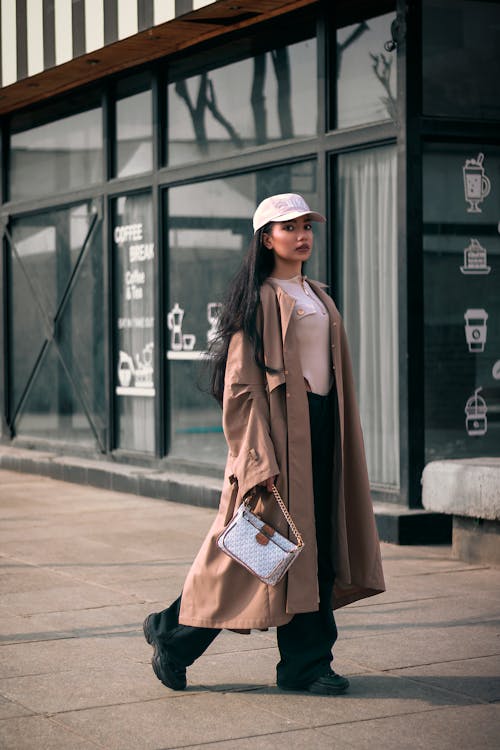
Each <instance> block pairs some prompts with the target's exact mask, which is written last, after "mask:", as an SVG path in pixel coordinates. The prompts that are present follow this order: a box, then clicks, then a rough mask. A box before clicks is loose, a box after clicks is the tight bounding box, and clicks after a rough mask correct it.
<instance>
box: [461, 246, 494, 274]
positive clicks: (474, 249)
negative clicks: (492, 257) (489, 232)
mask: <svg viewBox="0 0 500 750" xmlns="http://www.w3.org/2000/svg"><path fill="white" fill-rule="evenodd" d="M487 259H488V257H487V252H486V248H485V247H483V246H482V245H481V244H480V242H479V240H476V239H474V238H471V241H470V245H468V247H466V248H465V250H464V264H463V266H460V270H461V271H462V273H463V274H465V275H466V276H469V275H475V276H479V275H484V276H485V275H486V274H488V273H489V272H490V271H491V266H489V265H488V264H487Z"/></svg>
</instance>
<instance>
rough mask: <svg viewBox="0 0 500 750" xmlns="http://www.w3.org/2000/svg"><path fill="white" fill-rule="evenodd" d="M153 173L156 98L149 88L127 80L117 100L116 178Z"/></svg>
mask: <svg viewBox="0 0 500 750" xmlns="http://www.w3.org/2000/svg"><path fill="white" fill-rule="evenodd" d="M152 169H153V95H152V92H151V88H150V85H149V83H148V82H147V81H144V77H143V76H141V78H139V79H132V80H129V79H126V80H124V81H121V82H120V84H119V85H118V91H117V99H116V176H117V177H128V176H130V175H134V174H140V173H142V172H150V171H151V170H152Z"/></svg>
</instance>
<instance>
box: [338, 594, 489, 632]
mask: <svg viewBox="0 0 500 750" xmlns="http://www.w3.org/2000/svg"><path fill="white" fill-rule="evenodd" d="M336 620H337V625H338V626H339V629H340V630H341V637H342V638H359V637H362V636H366V635H383V634H384V633H388V632H395V631H399V630H405V631H406V632H407V633H411V631H412V630H415V629H417V628H432V627H440V626H441V627H442V626H447V627H453V628H455V627H458V626H466V625H472V626H476V625H486V624H488V625H489V626H491V627H496V628H497V629H498V630H500V602H499V601H497V600H496V599H494V598H493V597H492V598H491V599H490V600H488V601H486V602H485V601H484V598H483V597H476V596H474V595H473V594H471V595H469V596H467V598H466V599H464V597H463V596H461V597H459V596H443V597H438V598H433V599H426V600H423V601H422V600H419V601H403V602H395V603H388V604H385V605H375V606H373V607H368V606H366V607H344V608H342V609H341V610H339V611H338V612H337V614H336Z"/></svg>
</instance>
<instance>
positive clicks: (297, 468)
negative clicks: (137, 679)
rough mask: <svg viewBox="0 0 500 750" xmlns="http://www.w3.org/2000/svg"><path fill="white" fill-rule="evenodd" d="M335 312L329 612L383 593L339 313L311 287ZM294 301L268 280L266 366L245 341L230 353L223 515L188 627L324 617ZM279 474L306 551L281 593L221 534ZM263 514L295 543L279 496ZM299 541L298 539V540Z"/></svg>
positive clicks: (200, 565)
mask: <svg viewBox="0 0 500 750" xmlns="http://www.w3.org/2000/svg"><path fill="white" fill-rule="evenodd" d="M309 283H310V285H311V287H312V288H313V290H314V291H315V292H316V294H317V295H318V297H319V298H320V299H321V300H322V302H323V303H324V304H325V306H326V308H327V309H328V313H329V317H330V323H331V334H330V340H331V352H332V370H333V373H334V376H335V383H336V390H337V404H338V411H337V414H336V428H337V429H336V436H335V450H334V453H335V455H333V456H332V461H333V466H334V471H333V486H332V517H331V532H332V554H333V565H334V569H335V571H336V580H335V589H334V593H333V600H332V607H333V608H334V609H335V608H338V607H342V606H344V605H346V604H349V603H350V602H354V601H356V600H357V599H361V598H363V597H367V596H372V595H373V594H379V593H381V592H382V591H384V577H383V572H382V564H381V559H380V546H379V540H378V534H377V529H376V525H375V519H374V515H373V507H372V502H371V497H370V487H369V482H368V473H367V468H366V459H365V451H364V444H363V436H362V432H361V425H360V420H359V413H358V407H357V403H356V396H355V389H354V383H353V376H352V366H351V359H350V356H349V351H348V347H347V338H346V334H345V331H344V326H343V324H342V319H341V317H340V314H339V312H338V310H337V308H336V306H335V304H334V303H333V300H332V299H331V297H329V296H328V295H327V294H326V293H325V292H324V291H323V287H324V285H323V284H320V283H318V282H312V281H310V282H309ZM294 306H295V300H294V299H293V298H292V297H290V296H289V295H288V294H287V293H286V292H284V291H283V290H282V289H281V288H280V287H276V288H274V287H273V285H272V283H271V282H269V281H267V282H265V283H264V284H263V285H262V288H261V308H260V312H261V313H262V314H261V318H260V321H261V325H262V336H263V345H264V352H265V361H266V364H267V365H268V366H269V367H271V368H273V369H274V370H278V372H277V373H276V374H272V373H264V372H263V371H262V370H261V369H260V368H259V367H258V366H257V364H256V363H255V360H254V357H253V350H252V346H251V344H250V343H249V341H248V339H247V338H246V337H245V336H244V335H243V334H242V333H241V332H238V333H236V334H234V335H233V338H232V339H231V342H230V346H229V355H228V360H227V366H226V375H225V384H224V400H223V427H224V433H225V437H226V440H227V443H228V447H229V455H228V459H227V465H226V471H225V476H224V487H223V491H222V495H221V499H220V506H219V512H218V514H217V516H216V518H215V521H214V523H213V525H212V527H211V529H210V531H209V533H208V535H207V537H206V538H205V541H204V542H203V545H202V547H201V549H200V551H199V553H198V555H197V557H196V559H195V561H194V563H193V565H192V567H191V569H190V571H189V573H188V576H187V578H186V582H185V585H184V588H183V592H182V603H181V610H180V617H179V621H180V622H181V623H182V624H185V625H193V626H201V627H213V628H229V629H249V628H267V627H271V626H276V625H284V624H285V623H287V622H289V621H290V620H291V619H292V617H293V615H294V614H296V613H299V612H312V611H315V610H317V609H318V581H317V550H316V535H315V522H314V504H313V503H314V500H313V481H312V468H311V439H310V429H309V408H308V400H307V395H306V389H305V387H304V378H303V375H302V370H301V365H300V358H299V352H298V348H297V340H296V334H295V323H294ZM274 475H279V476H278V479H277V487H278V489H279V491H280V493H281V495H282V497H283V498H284V499H285V502H286V503H287V505H288V508H289V510H290V513H291V515H292V517H293V519H294V521H295V523H296V525H297V527H298V528H299V529H300V531H301V533H302V536H303V537H304V542H305V548H304V550H303V551H302V553H301V554H300V555H299V557H298V558H297V560H296V561H295V563H294V564H293V565H292V567H291V568H290V570H289V572H288V574H287V575H286V576H285V577H284V578H283V579H282V580H281V581H280V582H279V583H278V584H277V585H276V586H267V585H266V584H264V583H261V582H260V581H259V580H258V579H257V578H255V577H254V576H253V575H252V574H251V573H249V572H248V571H247V570H246V569H245V568H243V567H242V566H241V565H239V564H238V563H236V562H234V561H233V560H232V559H231V558H229V557H228V556H227V555H226V554H224V553H223V552H221V551H220V550H219V549H218V547H217V545H216V538H217V535H218V534H219V532H220V531H221V530H222V529H223V528H224V526H225V525H226V524H227V523H228V522H229V521H230V519H231V518H232V516H233V513H234V511H235V509H236V508H237V507H238V505H239V504H240V503H241V502H242V500H243V498H244V497H245V496H246V495H247V494H248V492H249V491H250V490H251V489H252V488H253V487H255V486H256V485H258V484H259V482H261V481H263V480H265V479H267V478H268V477H270V476H274ZM259 489H262V494H261V498H262V499H260V500H259V503H258V507H257V509H256V510H257V512H259V511H261V512H262V515H263V517H264V519H265V520H266V521H268V522H269V523H270V524H271V525H272V526H274V527H275V528H278V529H279V530H280V531H281V532H282V533H284V534H285V535H286V534H288V529H287V524H286V521H285V520H284V518H283V515H282V514H281V511H280V509H279V507H278V505H277V503H276V501H275V500H274V498H273V496H272V495H268V494H267V493H266V492H265V491H264V489H263V488H259ZM292 538H293V537H292Z"/></svg>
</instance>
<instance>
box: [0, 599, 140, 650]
mask: <svg viewBox="0 0 500 750" xmlns="http://www.w3.org/2000/svg"><path fill="white" fill-rule="evenodd" d="M152 609H154V606H153V607H151V605H150V604H146V603H144V602H135V601H134V602H133V603H132V604H130V603H125V604H120V605H110V606H92V607H90V608H88V609H76V610H75V609H69V610H61V611H58V612H39V613H36V614H33V615H16V616H6V617H5V616H3V615H2V616H1V617H0V644H7V643H20V642H25V643H29V642H32V641H42V640H44V641H45V640H58V639H61V638H62V639H64V638H91V637H94V636H99V635H106V634H112V633H113V634H114V633H120V632H123V631H127V632H128V631H133V632H136V633H139V632H140V630H141V627H142V622H143V620H144V618H145V616H146V614H149V612H150V611H152Z"/></svg>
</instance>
